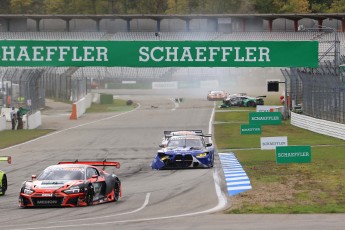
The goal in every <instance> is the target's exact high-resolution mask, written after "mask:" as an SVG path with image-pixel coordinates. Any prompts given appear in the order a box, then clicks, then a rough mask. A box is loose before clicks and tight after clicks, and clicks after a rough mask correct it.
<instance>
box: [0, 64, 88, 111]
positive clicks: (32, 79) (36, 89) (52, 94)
mask: <svg viewBox="0 0 345 230" xmlns="http://www.w3.org/2000/svg"><path fill="white" fill-rule="evenodd" d="M74 71H75V70H73V69H72V68H70V69H68V68H14V67H8V68H2V69H0V106H3V107H12V106H14V107H16V108H19V107H23V108H26V109H28V110H29V111H30V112H29V113H35V112H36V111H38V110H40V109H43V108H44V107H45V98H46V97H47V98H51V99H53V100H56V101H64V102H76V101H78V100H80V99H81V98H83V97H84V96H85V95H86V94H87V93H88V92H90V89H91V86H90V85H91V84H90V80H89V79H88V78H82V77H72V73H73V72H74Z"/></svg>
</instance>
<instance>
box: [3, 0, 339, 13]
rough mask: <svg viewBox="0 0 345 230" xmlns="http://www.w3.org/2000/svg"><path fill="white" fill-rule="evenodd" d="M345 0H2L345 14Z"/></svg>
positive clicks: (27, 7) (121, 9)
mask: <svg viewBox="0 0 345 230" xmlns="http://www.w3.org/2000/svg"><path fill="white" fill-rule="evenodd" d="M342 12H345V0H0V14H236V13H241V14H252V13H259V14H260V13H279V14H283V13H342Z"/></svg>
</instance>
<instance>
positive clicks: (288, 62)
mask: <svg viewBox="0 0 345 230" xmlns="http://www.w3.org/2000/svg"><path fill="white" fill-rule="evenodd" d="M0 66H28V67H29V66H36V67H38V66H63V67H68V66H75V67H83V66H105V67H112V66H119V67H317V66H318V42H317V41H75V40H73V41H66V40H65V41H64V40H59V41H52V40H49V41H42V40H36V41H32V40H29V41H26V40H0Z"/></svg>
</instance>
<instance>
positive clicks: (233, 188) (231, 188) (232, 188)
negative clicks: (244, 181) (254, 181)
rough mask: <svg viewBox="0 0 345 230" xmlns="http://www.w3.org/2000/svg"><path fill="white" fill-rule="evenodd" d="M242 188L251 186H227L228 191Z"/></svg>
mask: <svg viewBox="0 0 345 230" xmlns="http://www.w3.org/2000/svg"><path fill="white" fill-rule="evenodd" d="M242 189H252V186H235V187H228V191H234V190H242Z"/></svg>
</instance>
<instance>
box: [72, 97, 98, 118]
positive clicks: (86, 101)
mask: <svg viewBox="0 0 345 230" xmlns="http://www.w3.org/2000/svg"><path fill="white" fill-rule="evenodd" d="M98 98H99V94H93V93H89V94H87V95H86V96H85V97H83V98H82V99H80V100H79V101H77V102H75V103H73V104H72V113H71V116H70V119H71V120H77V119H78V118H79V117H81V116H82V115H83V114H84V113H85V112H86V109H88V108H90V107H91V104H92V102H94V101H98V100H99V99H98Z"/></svg>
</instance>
